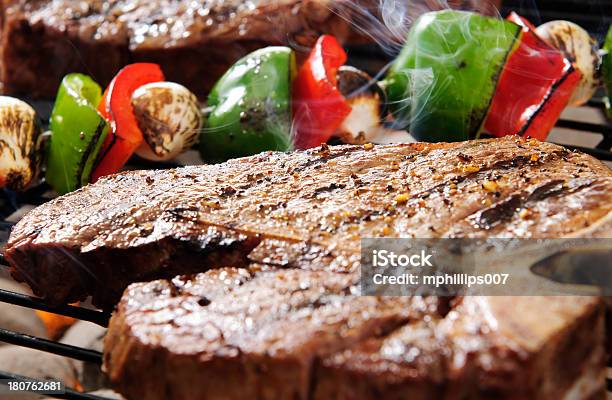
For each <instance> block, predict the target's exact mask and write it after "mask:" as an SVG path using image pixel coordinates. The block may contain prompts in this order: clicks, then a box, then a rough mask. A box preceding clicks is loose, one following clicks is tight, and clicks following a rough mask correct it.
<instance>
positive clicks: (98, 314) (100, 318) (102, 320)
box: [0, 289, 110, 328]
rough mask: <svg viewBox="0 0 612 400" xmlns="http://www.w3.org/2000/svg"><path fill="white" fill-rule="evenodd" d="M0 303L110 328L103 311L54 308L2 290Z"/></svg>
mask: <svg viewBox="0 0 612 400" xmlns="http://www.w3.org/2000/svg"><path fill="white" fill-rule="evenodd" d="M0 302H5V303H10V304H14V305H16V306H21V307H27V308H33V309H35V310H40V311H46V312H50V313H53V314H58V315H63V316H65V317H71V318H76V319H80V320H83V321H88V322H92V323H94V324H97V325H100V326H102V327H104V328H106V327H107V326H108V320H109V319H110V315H109V314H108V313H105V312H103V311H97V310H90V309H88V308H83V307H76V306H69V305H61V306H52V305H49V304H47V303H45V301H44V300H42V299H39V298H37V297H32V296H27V295H25V294H19V293H14V292H10V291H8V290H1V289H0Z"/></svg>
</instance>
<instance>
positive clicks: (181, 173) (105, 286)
mask: <svg viewBox="0 0 612 400" xmlns="http://www.w3.org/2000/svg"><path fill="white" fill-rule="evenodd" d="M485 182H495V185H494V190H491V186H492V185H491V184H487V185H484V183H485ZM523 210H526V211H525V212H522V211H523ZM611 212H612V176H611V173H610V171H609V170H608V168H607V167H605V166H604V165H603V164H601V163H600V162H599V161H597V160H595V159H593V158H591V157H590V156H586V155H584V154H580V153H574V152H570V151H568V150H565V149H563V148H561V147H559V146H556V145H553V144H548V143H541V142H537V141H524V140H522V139H515V138H504V139H498V140H481V141H473V142H466V143H458V144H410V145H395V146H375V147H374V148H373V149H369V147H367V146H366V147H361V146H340V147H327V146H323V147H321V148H318V149H313V150H310V151H305V152H294V153H262V154H260V155H257V156H254V157H248V158H242V159H237V160H232V161H229V162H226V163H224V164H219V165H209V166H196V167H186V168H180V169H175V170H165V171H134V172H126V173H122V174H118V175H115V176H111V177H108V178H104V179H101V180H100V181H99V182H98V183H96V184H93V185H89V186H87V187H85V188H83V189H81V190H79V191H76V192H74V193H71V194H68V195H66V196H63V197H60V198H58V199H56V200H53V201H51V202H49V203H47V204H45V205H42V206H40V207H38V208H37V209H35V210H33V211H32V212H30V213H29V214H28V215H27V216H26V217H25V218H23V219H22V220H21V221H20V222H19V224H18V225H17V226H16V227H15V228H14V229H13V232H12V233H11V237H10V238H9V242H8V244H7V247H6V253H5V255H6V258H7V260H8V261H9V262H10V264H11V266H12V272H13V275H14V277H15V278H16V279H18V280H21V281H26V282H27V283H28V284H29V285H30V286H31V287H32V289H33V290H34V291H35V293H36V294H38V295H41V296H44V297H45V298H47V299H48V300H49V301H51V302H53V303H63V302H73V301H77V300H81V299H83V298H85V297H86V296H88V295H93V301H94V303H95V304H97V305H99V306H101V307H105V308H112V307H113V306H114V305H115V304H116V303H117V301H118V300H119V298H120V296H121V293H122V291H123V290H124V289H125V287H127V285H128V284H129V283H131V282H139V281H149V280H152V279H156V278H160V277H162V278H163V277H167V278H171V277H174V276H176V275H178V274H187V273H194V272H202V271H205V270H207V269H209V268H212V267H218V266H233V267H245V266H247V265H248V264H249V263H251V262H256V263H262V264H266V265H272V266H276V267H285V268H288V267H299V268H301V269H307V270H315V271H319V270H325V271H332V272H341V273H346V272H351V271H355V270H357V269H358V267H359V259H360V254H359V251H360V238H361V237H373V236H389V237H399V236H402V237H410V236H414V237H486V236H497V237H503V236H513V237H561V236H568V235H583V236H584V235H605V234H606V233H607V234H609V232H610V219H609V216H610V214H611Z"/></svg>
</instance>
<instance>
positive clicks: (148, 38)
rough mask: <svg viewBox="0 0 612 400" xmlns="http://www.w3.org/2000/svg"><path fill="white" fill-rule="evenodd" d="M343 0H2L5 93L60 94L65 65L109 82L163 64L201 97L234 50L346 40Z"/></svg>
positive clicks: (0, 68)
mask: <svg viewBox="0 0 612 400" xmlns="http://www.w3.org/2000/svg"><path fill="white" fill-rule="evenodd" d="M344 1H345V0H338V1H336V0H303V1H300V0H279V1H273V0H257V1H238V0H227V1H210V0H198V1H192V0H154V1H151V0H134V1H130V2H124V1H119V0H110V1H100V0H87V1H78V2H76V1H70V0H53V1H52V0H35V1H30V0H4V1H3V2H1V3H0V7H1V9H0V13H1V17H0V22H1V34H0V35H1V37H0V81H2V83H3V91H4V93H6V94H12V95H27V96H30V97H33V98H40V97H44V98H54V97H55V94H56V91H57V88H58V85H59V83H60V81H61V79H62V78H63V76H64V75H66V74H67V73H69V72H83V73H87V74H90V75H92V76H93V78H94V79H95V80H97V81H98V82H99V83H100V84H101V85H103V86H104V85H107V84H108V83H109V81H110V80H111V79H112V77H113V76H114V75H115V74H116V72H117V71H118V70H119V69H120V68H121V67H122V66H124V65H126V64H128V63H132V62H141V61H149V62H156V63H159V64H160V65H161V66H162V69H163V70H164V72H165V73H166V76H167V78H168V80H170V81H175V82H178V83H182V84H184V85H186V86H187V87H189V88H190V89H191V90H192V91H194V92H195V93H197V94H198V95H200V96H205V95H206V94H207V93H208V91H209V90H210V88H211V86H212V85H213V84H214V83H215V82H216V80H217V79H218V78H219V77H220V76H221V75H222V74H223V73H224V72H225V71H226V70H227V68H228V67H229V66H230V65H232V64H233V63H234V62H235V61H236V60H237V59H238V58H240V57H242V56H244V55H245V54H247V53H249V52H251V51H253V50H254V49H257V48H260V47H264V46H267V45H275V44H286V43H295V44H299V45H309V44H310V43H312V41H313V39H315V38H316V37H318V36H319V35H320V34H323V33H329V34H333V35H335V36H336V37H338V38H339V39H340V40H345V39H347V38H348V37H349V30H350V29H349V26H350V22H349V21H346V20H345V19H343V18H340V17H339V16H338V15H337V14H336V8H337V7H343V5H342V3H343V2H344Z"/></svg>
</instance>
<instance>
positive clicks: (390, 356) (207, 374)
mask: <svg viewBox="0 0 612 400" xmlns="http://www.w3.org/2000/svg"><path fill="white" fill-rule="evenodd" d="M349 276H350V275H349V274H340V273H334V272H328V271H306V270H300V269H283V270H274V269H269V268H262V267H261V266H250V267H249V268H248V269H236V268H222V269H217V270H211V271H209V272H207V273H203V274H199V275H197V276H189V277H177V278H175V279H172V280H162V281H154V282H150V283H139V284H133V285H131V286H130V287H129V288H128V290H127V291H126V292H125V295H124V297H123V299H122V301H121V302H120V303H119V306H118V310H117V311H116V312H115V314H114V316H113V318H112V320H111V323H110V328H109V334H108V335H107V338H106V342H105V368H106V370H107V372H108V373H109V376H110V378H111V381H112V382H113V383H114V384H115V386H116V387H117V388H118V390H119V391H121V392H122V393H123V394H124V395H125V396H126V397H127V398H129V399H148V400H157V399H160V400H161V399H164V400H174V399H187V398H189V399H221V398H222V399H227V400H232V399H245V398H249V399H266V400H272V399H312V398H314V399H320V400H330V399H346V400H348V399H350V400H362V399H363V400H369V399H376V398H381V399H406V400H408V399H410V400H415V399H416V400H419V399H423V400H425V399H496V400H499V399H517V400H518V399H540V400H548V399H551V400H553V399H555V400H556V399H560V398H567V399H573V398H580V399H586V398H590V397H591V396H593V398H596V397H595V396H596V395H601V394H602V393H603V390H604V389H603V386H604V381H605V379H604V374H605V352H604V349H603V333H604V332H603V331H604V329H603V314H602V311H603V310H602V307H601V302H600V301H599V300H598V299H596V298H593V297H580V298H574V297H555V298H551V297H549V298H544V297H536V298H530V297H519V298H510V297H488V298H487V297H469V298H464V299H455V300H454V301H452V302H450V300H449V299H445V298H421V297H401V298H398V297H371V296H370V297H368V296H358V295H357V293H358V289H357V288H356V287H354V286H352V285H353V283H354V282H352V279H351V278H350V277H349ZM134 382H139V384H138V385H134Z"/></svg>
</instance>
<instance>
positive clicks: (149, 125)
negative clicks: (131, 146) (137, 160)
mask: <svg viewBox="0 0 612 400" xmlns="http://www.w3.org/2000/svg"><path fill="white" fill-rule="evenodd" d="M132 106H133V107H134V114H135V115H136V119H137V121H138V125H139V127H140V129H141V130H142V133H143V135H144V139H145V141H144V143H143V144H142V145H141V146H140V148H139V149H138V150H137V151H136V154H137V155H139V156H140V157H142V158H144V159H147V160H151V161H167V160H170V159H172V158H174V157H176V156H177V155H179V154H181V153H182V152H184V151H186V150H188V149H189V148H191V147H192V146H193V145H194V144H196V143H197V140H198V137H199V133H200V132H199V131H200V128H201V127H202V112H201V111H200V108H199V106H198V100H197V98H196V96H195V95H194V94H193V93H191V92H190V91H189V90H188V89H187V88H185V87H184V86H181V85H179V84H177V83H172V82H156V83H150V84H148V85H144V86H142V87H140V88H138V89H137V90H136V91H135V92H134V95H133V96H132Z"/></svg>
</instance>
